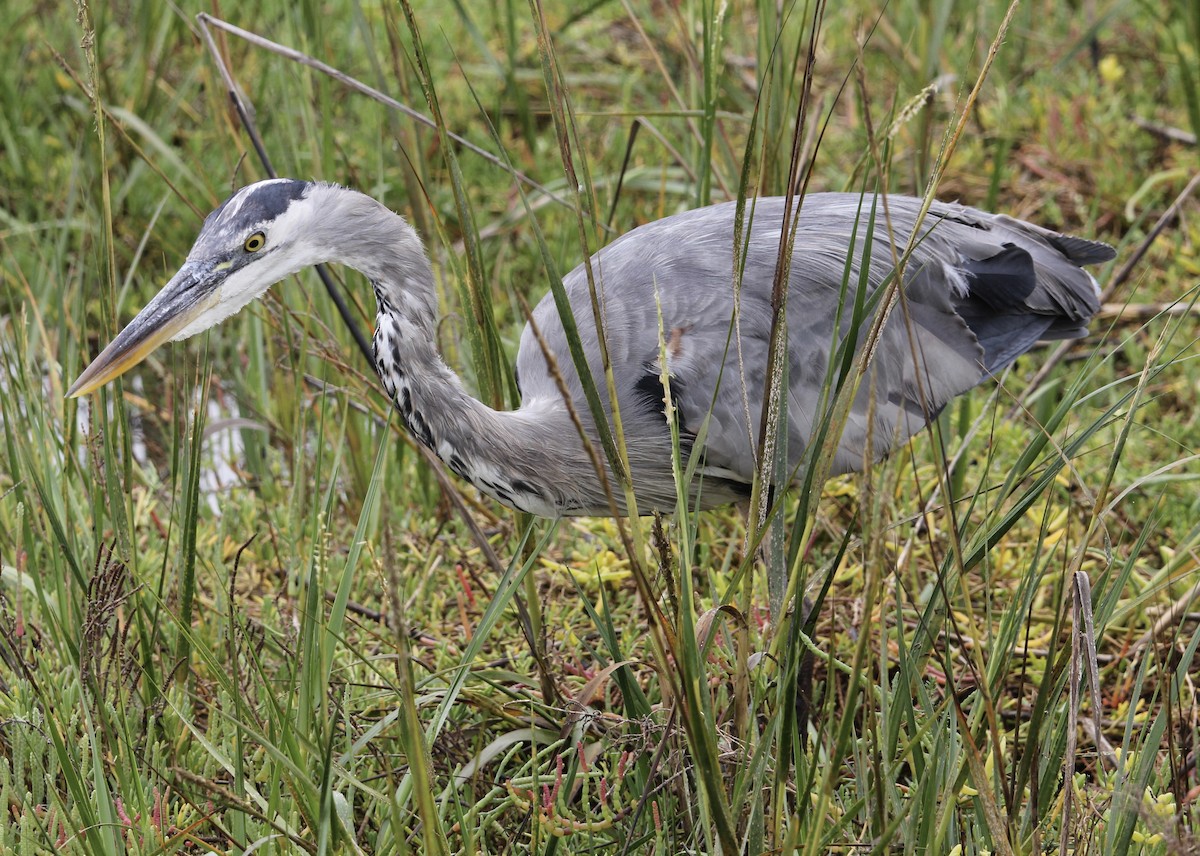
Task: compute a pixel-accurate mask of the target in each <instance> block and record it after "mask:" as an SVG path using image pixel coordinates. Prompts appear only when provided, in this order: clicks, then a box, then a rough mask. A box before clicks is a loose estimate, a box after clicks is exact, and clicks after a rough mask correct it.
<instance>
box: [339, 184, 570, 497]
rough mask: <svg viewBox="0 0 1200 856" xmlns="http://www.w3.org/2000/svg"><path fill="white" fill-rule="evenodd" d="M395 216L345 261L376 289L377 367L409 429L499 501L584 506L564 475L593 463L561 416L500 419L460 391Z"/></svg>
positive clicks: (424, 280) (411, 238)
mask: <svg viewBox="0 0 1200 856" xmlns="http://www.w3.org/2000/svg"><path fill="white" fill-rule="evenodd" d="M372 201H373V200H372ZM376 204H378V203H376ZM381 207H382V206H381ZM389 213H390V212H389ZM391 218H392V219H391V222H390V224H389V225H390V227H391V229H390V231H391V236H390V240H372V241H370V242H362V241H360V242H358V243H359V244H360V245H363V246H366V247H369V251H368V252H366V253H362V254H357V253H353V252H347V253H343V254H342V255H341V258H339V261H341V262H342V263H344V264H346V265H348V266H350V267H353V268H355V269H357V270H359V271H361V272H362V273H364V274H365V275H366V276H367V277H368V278H369V279H370V280H371V284H372V286H373V287H374V290H375V298H376V300H377V302H378V305H379V308H378V315H377V318H376V326H375V335H374V342H373V345H374V351H375V368H376V371H378V373H379V377H380V380H381V381H382V383H383V386H384V389H385V390H386V391H387V394H388V396H389V397H390V398H391V399H392V401H393V402H394V403H395V405H396V409H397V411H398V412H399V414H400V417H401V418H402V419H403V420H404V424H405V427H406V428H407V429H408V431H409V433H410V434H412V435H413V437H415V438H416V439H417V441H418V442H420V443H421V444H422V445H424V446H426V447H427V448H429V449H430V450H431V451H432V452H433V453H434V454H435V455H437V456H438V457H439V458H440V459H441V460H442V462H443V463H445V464H446V466H447V467H449V468H450V469H451V470H452V471H453V472H455V473H456V474H457V475H458V476H460V477H461V478H464V479H466V480H467V481H469V482H471V483H472V484H473V485H474V486H475V487H477V488H478V489H479V490H480V491H482V492H483V493H485V494H487V495H488V496H491V497H492V498H493V499H496V500H497V501H499V502H501V503H503V504H505V505H507V506H509V507H512V508H516V509H518V510H520V511H528V512H531V513H533V514H537V515H540V516H543V517H557V516H558V515H560V514H562V513H564V512H568V513H569V512H570V511H571V510H572V509H573V508H576V507H578V503H579V500H578V499H575V498H573V497H572V496H571V490H572V488H573V487H574V486H575V485H576V484H577V483H578V481H579V480H578V479H577V478H576V479H571V478H567V477H565V476H562V474H563V473H565V472H571V471H572V470H571V468H570V465H571V464H572V463H573V462H574V463H579V462H575V461H574V459H575V458H580V459H581V460H582V462H583V464H584V465H585V466H587V463H586V461H587V459H586V457H585V455H584V452H583V448H582V444H581V443H579V442H578V438H577V435H576V432H575V431H574V429H573V428H572V426H571V423H570V420H569V416H568V415H567V413H566V411H565V408H562V407H555V406H551V405H548V404H543V405H539V406H537V407H523V408H522V409H520V410H517V411H507V412H506V411H496V410H493V409H492V408H490V407H488V406H487V405H485V404H483V403H482V402H480V401H477V400H476V399H475V398H473V397H472V396H471V395H470V394H469V393H468V392H467V391H466V390H465V389H464V388H463V385H462V382H461V380H460V379H459V377H458V376H457V375H456V374H455V373H454V371H453V370H451V369H450V367H449V366H448V365H446V363H445V361H444V360H443V359H442V356H441V354H440V353H439V352H438V349H437V346H436V341H437V324H438V312H437V292H436V289H435V287H434V279H433V270H432V268H431V266H430V264H429V260H428V258H427V256H426V255H425V251H424V248H423V247H422V245H421V243H420V239H419V238H418V237H417V234H416V232H415V231H414V230H413V229H412V227H411V226H409V225H408V223H406V222H405V221H404V220H403V219H402V218H400V217H399V216H397V215H394V214H392V215H391ZM368 256H369V257H368ZM573 440H574V442H572V441H573Z"/></svg>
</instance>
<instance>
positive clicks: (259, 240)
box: [242, 232, 267, 253]
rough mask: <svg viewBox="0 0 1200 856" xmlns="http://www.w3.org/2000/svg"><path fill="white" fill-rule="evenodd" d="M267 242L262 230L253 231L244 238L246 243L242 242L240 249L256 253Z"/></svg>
mask: <svg viewBox="0 0 1200 856" xmlns="http://www.w3.org/2000/svg"><path fill="white" fill-rule="evenodd" d="M266 243H267V236H266V235H264V234H263V233H262V232H255V233H254V234H253V235H251V236H250V237H249V238H247V239H246V243H244V244H242V249H243V250H245V251H246V252H248V253H257V252H258V251H259V250H261V249H262V248H263V247H264V246H266Z"/></svg>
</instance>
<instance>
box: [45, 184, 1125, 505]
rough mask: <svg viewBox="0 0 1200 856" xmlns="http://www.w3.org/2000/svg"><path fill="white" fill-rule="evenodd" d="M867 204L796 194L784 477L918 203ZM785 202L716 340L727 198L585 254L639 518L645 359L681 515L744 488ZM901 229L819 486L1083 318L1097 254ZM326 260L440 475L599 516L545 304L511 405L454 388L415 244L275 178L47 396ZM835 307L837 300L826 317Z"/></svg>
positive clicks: (663, 466) (1018, 237)
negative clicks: (679, 485) (866, 362)
mask: <svg viewBox="0 0 1200 856" xmlns="http://www.w3.org/2000/svg"><path fill="white" fill-rule="evenodd" d="M874 202H875V200H872V199H871V198H870V197H862V196H859V195H855V194H842V193H822V194H812V195H809V196H806V197H805V198H804V199H803V204H802V207H800V210H799V214H798V225H797V227H796V233H795V243H794V252H793V255H792V257H791V265H790V273H789V279H788V295H787V311H786V322H787V358H788V364H787V375H786V376H787V380H788V395H787V428H788V445H787V454H788V458H789V461H790V462H791V463H792V465H793V466H795V465H797V464H798V463H799V461H800V459H801V455H802V452H803V450H804V447H805V445H806V443H807V442H808V441H809V434H810V430H811V426H812V424H813V420H814V419H815V418H816V415H817V409H818V407H819V399H820V396H821V388H822V383H823V380H824V378H825V376H826V369H827V366H828V363H829V360H830V355H831V353H832V352H833V349H834V347H835V345H836V336H835V329H834V328H835V326H837V325H839V324H840V329H839V331H837V333H838V334H839V335H841V336H846V335H848V331H849V330H850V329H851V321H850V317H851V315H852V314H853V313H852V311H851V310H852V307H853V300H854V298H855V294H856V292H857V290H858V289H866V290H867V292H868V293H869V294H875V293H876V292H877V291H878V290H879V289H880V288H881V287H882V286H883V285H884V284H886V283H887V282H888V281H889V280H890V277H891V275H892V272H893V269H894V264H895V259H896V256H897V254H898V253H900V252H901V251H902V249H903V248H904V247H905V245H906V244H908V242H909V239H910V237H911V235H912V232H913V230H914V228H915V227H916V224H917V222H918V217H919V212H920V208H921V203H920V200H917V199H913V198H910V197H903V196H889V197H888V198H887V200H886V202H887V206H886V213H887V216H886V218H885V217H884V216H883V210H884V209H883V207H882V206H880V207H879V209H878V213H877V214H876V215H875V216H871V213H870V212H871V210H872V205H873V203H874ZM786 205H787V203H786V201H785V200H784V199H781V198H770V199H767V198H764V199H758V200H757V201H756V202H755V201H753V200H752V201H750V202H748V204H747V206H746V209H745V210H746V217H745V229H744V232H743V234H742V238H741V240H742V241H743V247H744V253H739V254H738V255H740V256H742V257H743V261H744V270H743V273H742V278H741V285H740V290H739V291H738V292H737V294H738V296H737V298H736V300H737V303H738V308H739V312H740V315H739V316H738V318H737V323H736V325H734V310H735V272H734V265H735V258H736V257H737V256H735V240H736V239H735V234H736V233H735V216H736V210H737V209H736V207H735V205H734V204H732V203H726V204H722V205H714V206H711V207H708V208H702V209H698V210H694V211H688V212H685V213H681V214H677V215H674V216H671V217H667V218H665V219H663V220H658V221H656V222H652V223H648V224H646V225H644V226H640V227H638V228H636V229H634V230H632V231H631V232H629V233H628V234H626V235H624V236H623V237H621V238H619V239H617V240H615V241H613V242H612V243H611V244H610V245H608V246H607V247H605V248H604V249H602V250H600V251H599V252H597V253H596V254H595V256H594V257H593V258H592V259H591V265H592V270H593V273H594V278H595V284H596V286H595V287H596V291H597V294H598V305H599V311H600V312H601V314H602V316H603V322H604V323H603V329H604V333H605V341H606V343H607V349H608V356H609V359H610V364H611V367H612V376H613V378H614V380H615V386H616V398H617V403H618V408H619V411H620V419H621V425H622V431H623V437H624V442H625V444H626V448H627V455H628V462H629V468H630V472H631V477H632V483H633V488H634V495H635V496H636V497H637V500H638V506H639V509H640V510H642V511H643V512H645V511H647V510H649V509H652V508H672V507H674V505H675V499H676V488H675V480H674V476H673V471H672V460H673V459H672V452H673V445H672V439H671V433H670V430H669V426H668V423H667V420H666V419H665V418H664V397H665V393H666V390H664V388H663V385H662V380H661V378H662V376H663V372H662V367H661V365H660V353H662V354H665V357H666V362H667V365H666V369H667V374H668V376H669V386H670V393H671V398H672V401H673V404H674V406H675V408H676V409H677V415H678V425H679V431H680V438H681V446H682V451H683V453H684V454H685V455H689V454H701V455H702V458H700V459H698V460H699V466H698V468H697V472H698V474H699V475H700V478H699V479H697V484H696V486H695V487H693V490H695V491H697V493H696V494H694V496H693V498H694V500H695V501H696V502H698V503H699V504H700V505H701V506H703V507H712V506H715V505H720V504H725V503H729V502H734V501H739V500H743V499H745V498H747V497H748V496H749V494H750V486H751V484H752V481H753V478H754V471H755V455H754V453H753V451H752V450H753V446H754V442H753V441H754V439H755V437H756V436H757V431H756V430H755V429H756V426H757V425H758V420H759V413H760V410H761V402H762V396H763V390H764V383H765V380H766V372H767V352H768V338H769V331H770V329H771V319H772V309H771V299H772V280H773V278H774V276H775V271H776V265H777V261H778V259H779V246H780V231H781V224H782V223H783V222H784V215H785V213H786ZM885 221H886V223H885ZM868 233H871V234H870V240H869V241H868ZM918 237H919V240H917V241H916V242H915V249H914V250H913V251H912V253H911V256H910V257H909V258H908V260H907V262H906V263H905V266H904V268H903V287H904V300H905V301H906V305H905V307H903V311H900V310H899V309H898V310H897V311H894V312H892V313H891V315H890V316H889V319H888V322H887V325H886V327H885V328H884V331H883V333H882V336H881V338H880V340H879V342H878V347H877V349H876V352H875V354H874V355H873V357H872V360H873V362H872V363H871V376H870V377H869V379H868V380H865V381H864V382H863V383H862V385H861V386H860V388H859V391H858V393H857V397H856V399H855V400H854V402H853V406H852V409H851V411H850V414H849V417H848V420H847V424H846V427H845V431H844V433H843V435H842V437H841V441H840V443H839V445H838V446H837V449H836V452H835V457H834V460H833V461H832V462H831V464H832V472H835V473H836V472H847V471H850V470H855V469H860V468H861V467H862V466H864V464H866V463H870V461H869V460H865V456H866V455H867V454H868V450H870V453H871V456H872V457H878V456H881V455H883V454H885V453H887V452H888V451H889V450H891V449H894V448H895V447H896V446H898V445H899V444H901V443H903V442H904V441H905V440H907V439H908V438H909V437H910V436H911V435H912V434H913V433H914V432H916V431H917V430H919V429H920V428H921V427H922V426H924V425H925V424H927V422H928V420H929V418H930V417H931V416H932V415H934V414H936V413H937V412H938V411H939V410H940V409H941V408H942V407H943V406H944V405H945V404H946V403H947V402H948V401H949V400H950V399H951V398H953V397H954V396H956V395H958V394H960V393H963V392H965V391H966V390H968V389H970V388H971V387H973V386H975V385H976V384H978V383H980V382H981V381H982V380H984V379H985V378H987V377H989V376H991V375H992V374H994V373H996V372H998V371H1000V370H1001V369H1003V368H1004V367H1006V366H1008V365H1009V364H1010V363H1011V362H1012V361H1013V360H1015V359H1016V358H1017V357H1018V356H1019V355H1021V354H1023V353H1025V352H1026V351H1027V350H1028V349H1029V348H1031V347H1032V346H1033V345H1034V344H1035V343H1036V342H1038V341H1039V340H1041V339H1048V338H1068V337H1077V336H1082V335H1084V334H1085V333H1086V330H1087V324H1088V322H1089V320H1090V319H1091V318H1092V316H1093V315H1095V313H1096V312H1097V310H1098V309H1099V290H1098V288H1097V285H1096V281H1095V280H1094V279H1093V278H1092V277H1091V276H1090V275H1089V274H1087V273H1086V272H1084V271H1083V270H1081V268H1080V266H1081V265H1086V264H1092V263H1097V262H1104V261H1107V260H1109V259H1111V258H1112V257H1113V256H1114V251H1113V249H1112V248H1111V247H1109V246H1108V245H1106V244H1102V243H1097V242H1094V241H1088V240H1084V239H1082V238H1074V237H1068V236H1064V235H1059V234H1057V233H1054V232H1051V231H1048V230H1046V229H1043V228H1040V227H1038V226H1034V225H1031V224H1029V223H1025V222H1022V221H1020V220H1015V219H1012V218H1009V217H1006V216H1003V215H996V214H988V213H985V212H983V211H979V210H976V209H973V208H967V207H964V206H961V205H951V204H942V203H935V204H934V205H933V206H932V208H931V209H930V210H929V212H928V216H927V217H926V218H925V220H924V222H923V225H922V226H921V230H920V233H919V236H918ZM324 262H336V263H341V264H345V265H347V266H349V267H351V268H355V269H356V270H359V271H361V272H362V273H363V274H364V275H365V276H366V277H367V278H368V279H369V280H370V282H371V284H372V286H373V287H374V290H375V297H376V299H377V300H378V304H379V315H378V321H377V326H376V329H375V338H374V349H375V361H376V368H377V369H378V371H379V376H380V378H381V379H382V381H383V385H384V387H385V388H386V390H387V393H388V395H389V396H390V397H391V399H392V401H393V402H395V405H396V407H397V409H398V410H399V412H400V415H401V417H402V418H403V420H404V423H405V425H406V426H407V427H408V429H409V431H411V432H412V434H413V435H414V436H415V437H416V438H417V439H418V440H419V441H420V442H421V443H423V444H424V445H426V446H427V447H429V448H430V449H431V450H433V452H434V453H436V454H437V456H438V457H439V458H441V460H442V461H443V462H445V464H446V465H447V466H448V467H449V468H450V469H451V470H453V471H454V472H455V473H457V474H458V475H459V476H461V477H462V478H464V479H466V480H467V481H469V482H470V483H471V484H473V485H475V487H477V488H478V489H479V490H481V491H482V492H484V493H486V494H488V495H489V496H491V497H493V498H495V499H496V500H498V501H500V502H502V503H504V504H505V505H508V506H511V507H513V508H517V509H520V510H522V511H528V512H532V513H533V514H537V515H542V516H546V517H556V516H559V515H607V514H609V513H610V508H611V506H610V505H609V501H608V499H607V497H606V494H605V492H604V491H603V490H602V487H601V481H600V479H599V478H598V475H597V473H596V470H595V467H594V464H593V462H592V458H590V457H589V456H588V454H587V450H586V447H585V445H584V443H583V442H582V440H581V438H580V436H579V433H578V431H577V429H576V427H575V424H574V423H573V422H572V420H571V413H570V409H569V408H568V405H567V403H566V402H564V400H563V399H564V396H563V394H562V392H561V388H562V387H560V385H559V383H560V380H556V378H555V376H554V372H552V371H551V369H550V368H549V367H548V361H547V359H546V356H545V351H544V349H543V348H547V349H548V351H549V352H550V353H551V354H553V355H554V357H555V358H556V359H555V363H556V364H557V369H556V371H557V373H558V375H559V378H560V379H561V382H562V383H563V385H564V386H565V389H566V392H567V395H568V396H569V397H570V398H571V402H570V406H571V408H573V410H574V412H575V413H576V414H577V415H578V417H579V418H580V419H581V420H582V422H583V425H584V427H585V430H586V431H587V432H588V433H589V434H590V435H591V436H592V438H593V440H594V439H595V437H596V436H597V432H596V427H595V424H594V421H593V420H592V417H591V414H590V411H589V408H588V406H587V404H586V402H585V400H584V396H583V387H582V384H581V382H580V379H579V374H578V373H577V372H576V369H575V367H574V365H573V363H572V360H571V357H570V354H569V348H568V339H567V334H566V333H565V332H564V329H563V325H562V322H561V321H560V318H559V313H558V309H557V308H556V306H555V304H554V301H553V300H552V299H551V298H550V296H547V297H546V298H544V299H543V300H542V301H541V302H540V303H539V304H538V306H537V308H536V309H535V310H534V312H533V320H534V322H535V324H536V326H537V328H538V330H539V331H540V336H541V339H542V341H541V342H539V341H538V340H537V338H536V337H535V335H534V333H533V332H532V331H531V330H530V329H529V327H528V325H527V326H526V329H525V331H524V334H523V335H522V337H521V345H520V351H519V353H518V355H517V372H518V379H519V387H520V390H521V406H520V408H519V409H517V410H515V411H511V412H498V411H495V410H493V409H491V408H490V407H487V406H486V405H484V404H482V403H481V402H479V401H477V400H476V399H474V398H472V397H471V395H470V394H468V393H467V392H466V391H465V390H464V389H463V386H462V384H461V383H460V382H459V379H458V377H457V376H456V375H455V374H454V372H453V371H451V370H450V368H448V367H447V365H446V364H445V362H443V360H442V358H441V356H440V354H439V353H438V349H437V346H436V330H437V321H438V307H437V294H436V291H435V286H434V278H433V270H432V268H431V266H430V263H429V260H428V258H427V256H426V254H425V249H424V247H423V246H422V244H421V240H420V238H419V237H418V236H417V233H416V232H415V231H414V230H413V228H412V227H411V226H409V224H408V223H407V222H405V220H404V219H403V218H401V217H400V216H398V215H397V214H394V213H393V212H392V211H390V210H388V208H386V207H385V206H384V205H382V204H380V203H379V202H377V201H376V200H374V199H372V198H371V197H369V196H365V195H364V194H362V193H358V192H355V191H353V190H348V189H346V188H343V187H339V186H336V185H333V184H326V183H314V182H305V181H294V180H290V179H275V180H269V181H261V182H258V183H256V184H252V185H249V186H247V187H244V188H242V189H241V190H239V191H237V192H236V193H234V194H233V195H232V196H231V197H230V198H229V199H228V200H226V202H225V203H224V204H222V205H221V206H220V207H219V208H217V209H216V210H215V211H214V212H212V213H211V214H210V215H209V216H208V218H207V219H206V220H205V221H204V226H203V228H202V229H201V230H200V235H199V237H198V238H197V239H196V243H195V245H194V246H193V247H192V250H191V252H190V253H189V254H188V257H187V260H186V261H185V262H184V265H183V267H182V268H180V270H179V272H178V273H177V274H176V275H175V276H174V277H172V278H171V280H170V282H168V283H167V284H166V286H164V287H163V289H162V291H160V292H159V293H158V295H157V296H155V298H154V299H153V300H151V301H150V303H149V304H148V305H147V306H146V307H145V308H144V309H143V310H142V311H141V312H140V313H138V315H137V316H136V317H135V318H134V319H133V321H131V322H130V323H129V325H128V326H127V327H126V328H125V329H124V330H122V331H121V333H120V334H119V335H118V336H117V337H116V338H115V339H114V340H113V341H112V343H111V344H109V345H108V347H106V348H105V349H104V350H103V352H101V354H100V355H99V356H98V357H96V359H95V360H94V361H93V362H92V364H91V365H90V366H88V367H87V369H86V370H85V371H84V372H83V374H81V375H80V376H79V379H78V380H76V381H75V383H74V385H73V386H72V387H71V389H70V390H69V392H68V395H70V396H78V395H83V394H85V393H88V392H90V391H92V390H94V389H96V388H97V387H99V386H101V385H102V384H104V383H106V382H108V381H110V380H112V379H113V378H115V377H117V376H118V375H120V374H121V373H122V372H124V371H126V370H127V369H129V368H130V367H132V366H133V365H135V364H137V363H138V362H139V361H141V360H142V359H143V358H144V357H145V356H146V355H147V354H148V353H149V352H150V351H151V350H153V349H154V348H155V347H157V346H158V345H159V344H161V343H162V342H165V341H167V340H177V339H183V338H186V337H188V336H192V335H194V334H196V333H199V332H201V331H202V330H206V329H208V328H209V327H212V326H213V325H214V324H216V323H218V322H219V321H221V320H223V319H224V318H227V317H228V316H230V315H232V314H233V313H235V312H237V311H238V310H239V309H241V308H242V307H244V306H245V305H246V304H247V303H249V302H250V301H251V300H253V299H255V298H256V297H259V296H261V295H262V294H263V293H264V292H265V291H266V290H267V288H268V287H269V286H270V285H272V284H273V283H275V282H278V281H279V280H281V279H283V278H284V277H286V276H288V275H289V274H293V273H296V272H297V271H300V270H301V269H303V268H305V267H308V266H310V265H315V264H318V263H324ZM843 283H848V284H849V288H848V289H844V287H843ZM564 285H565V288H566V294H567V296H568V298H569V302H570V307H571V310H572V313H573V315H574V320H575V323H576V325H577V326H578V334H579V337H580V342H581V343H582V346H583V351H584V353H585V354H586V357H587V361H588V363H589V368H590V371H591V372H592V375H593V377H594V378H595V379H596V384H597V389H599V390H601V396H600V397H601V398H602V399H604V400H605V401H606V402H607V400H608V397H607V396H606V395H604V394H603V391H604V390H605V388H606V387H605V381H604V374H603V370H602V365H601V356H600V348H599V341H598V338H597V332H596V323H595V319H594V316H593V309H592V302H591V298H590V296H589V287H588V280H587V272H586V270H585V267H584V266H580V267H578V268H576V269H575V270H573V271H572V272H571V273H570V274H568V275H567V277H566V278H565V280H564ZM864 296H865V295H864ZM840 304H841V305H843V306H844V307H845V308H844V310H843V311H842V312H841V313H840V314H839V305H840ZM868 304H869V301H868ZM660 318H661V321H660ZM839 319H840V320H839ZM731 325H732V326H731ZM868 326H869V325H868V324H866V323H864V324H862V325H861V327H860V329H862V330H865V329H867V327H868ZM660 343H663V344H662V347H660ZM605 406H606V407H607V404H606V405H605ZM698 437H702V438H703V441H702V444H697V443H696V442H695V441H696V439H697V438H698ZM693 446H696V448H693ZM613 493H614V495H615V499H616V502H617V505H618V511H619V512H620V513H626V509H625V508H624V499H623V495H622V492H621V491H619V490H618V491H614V492H613Z"/></svg>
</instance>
